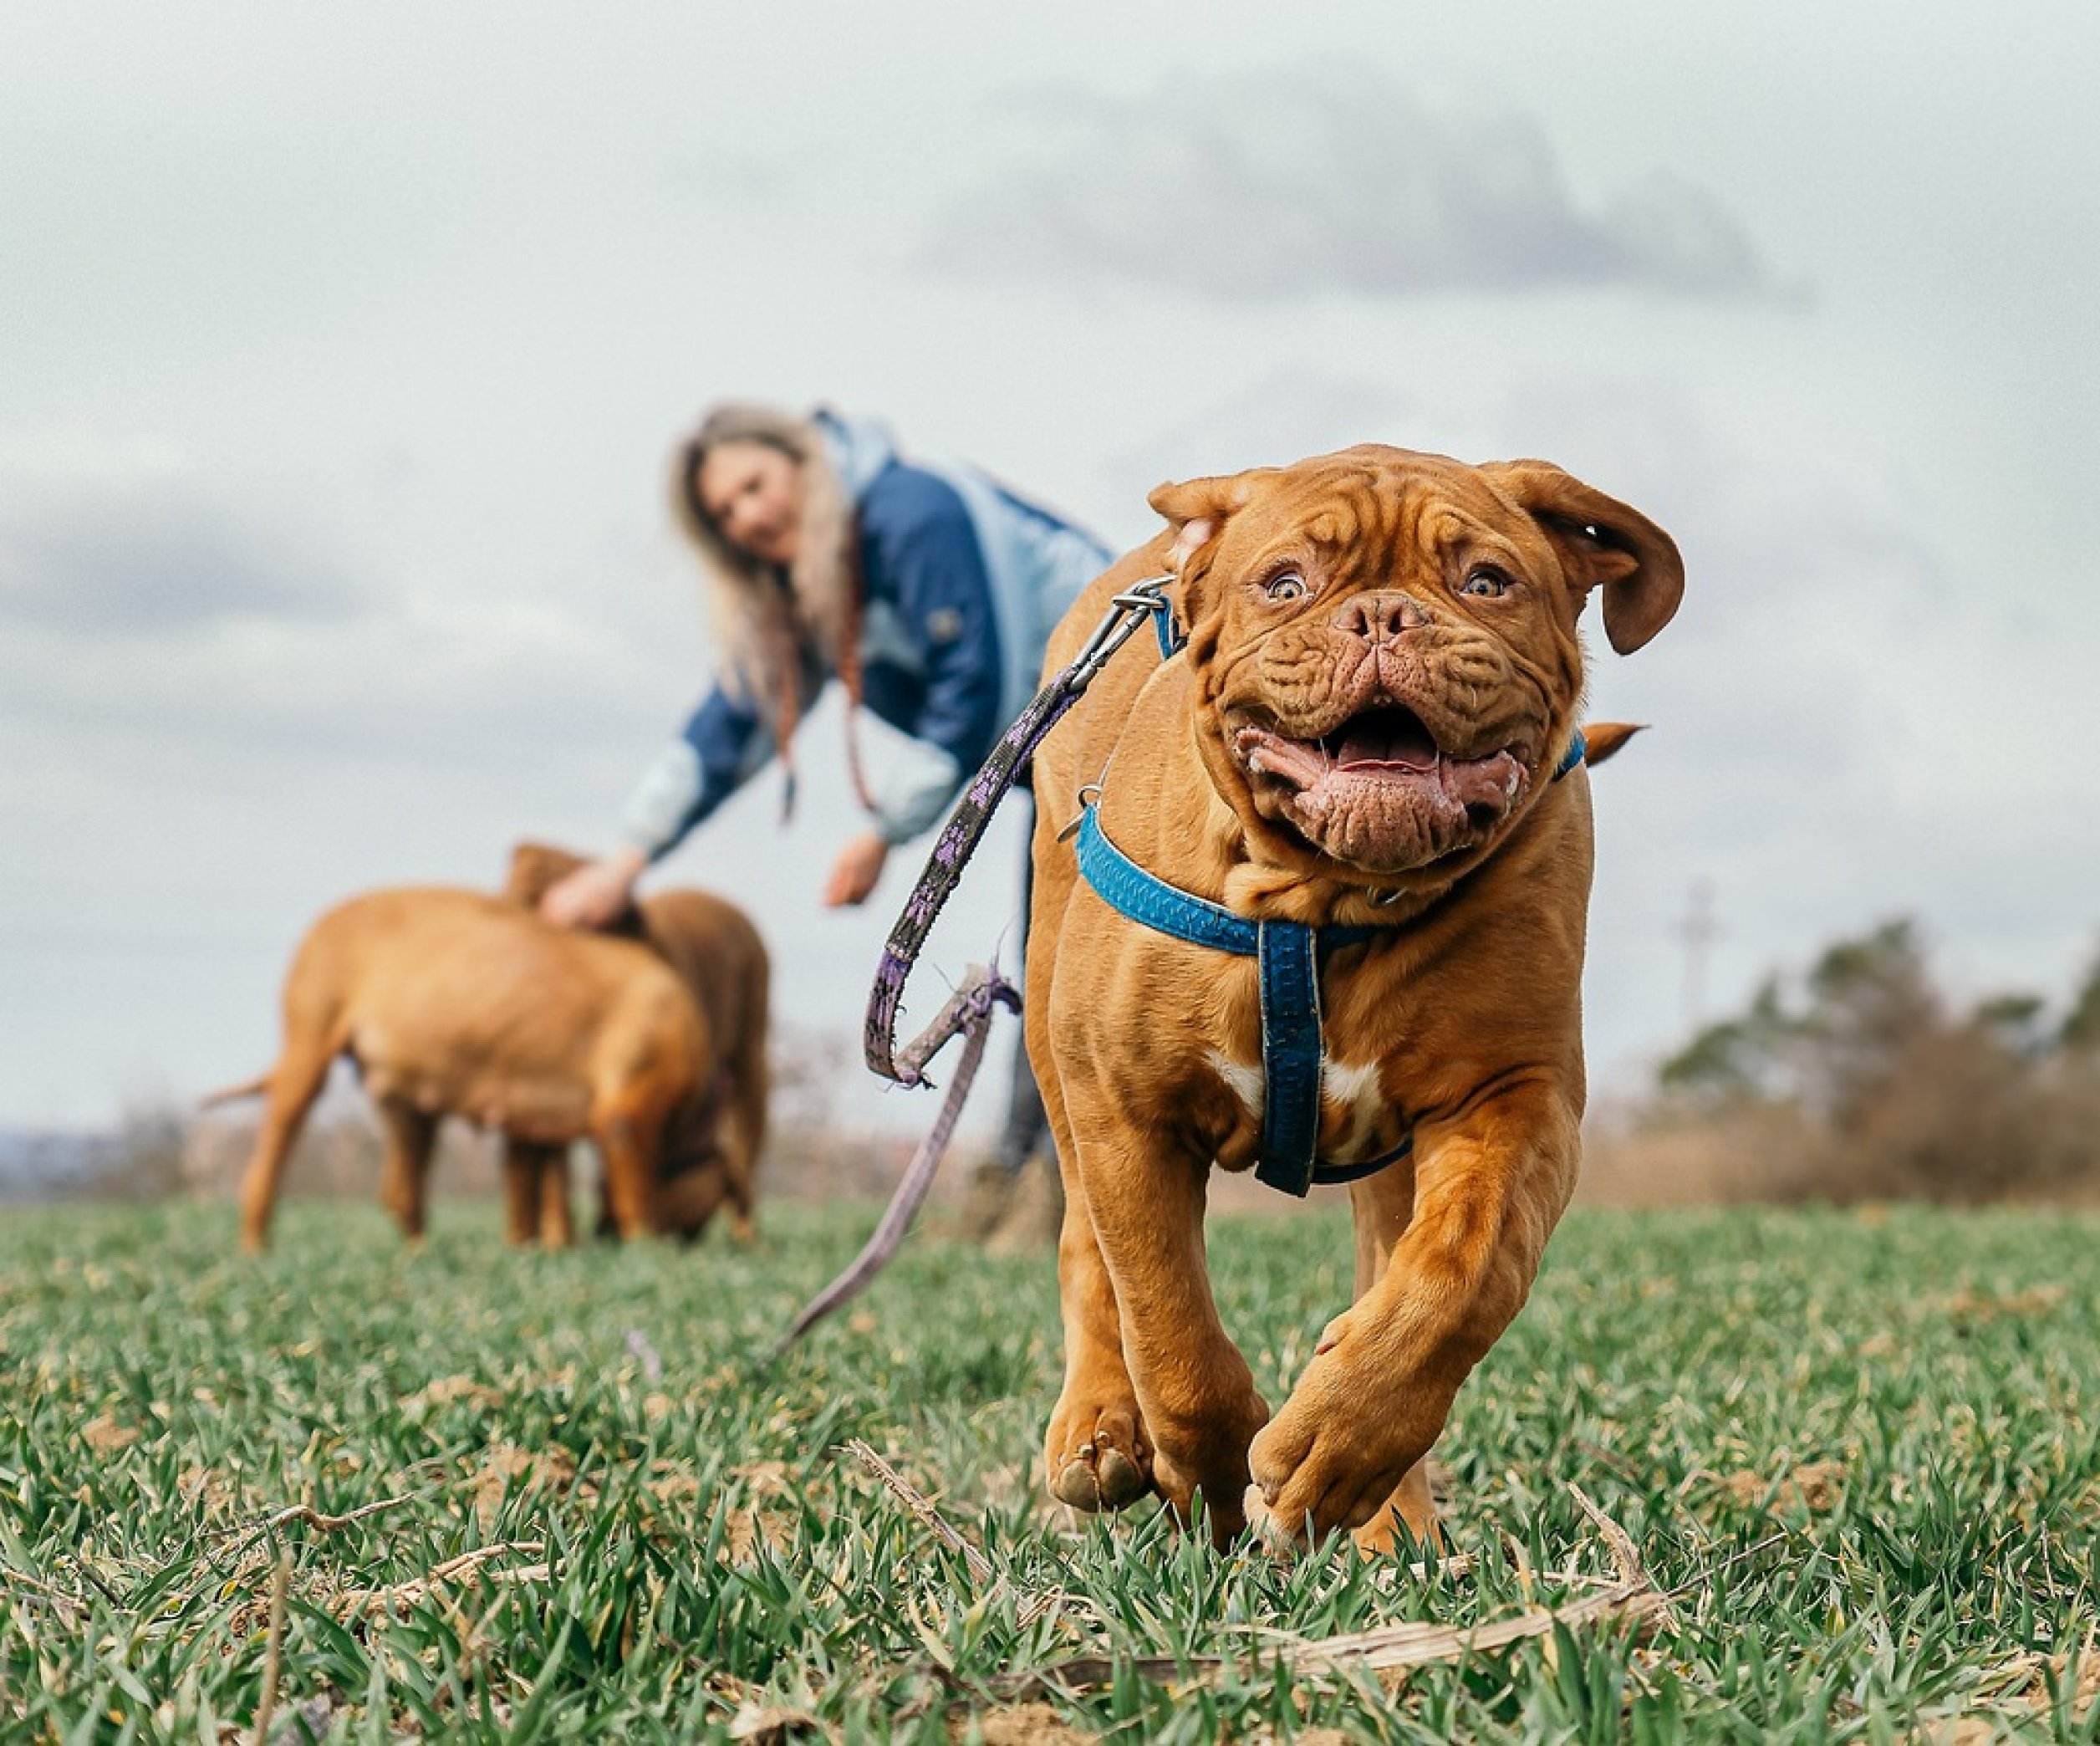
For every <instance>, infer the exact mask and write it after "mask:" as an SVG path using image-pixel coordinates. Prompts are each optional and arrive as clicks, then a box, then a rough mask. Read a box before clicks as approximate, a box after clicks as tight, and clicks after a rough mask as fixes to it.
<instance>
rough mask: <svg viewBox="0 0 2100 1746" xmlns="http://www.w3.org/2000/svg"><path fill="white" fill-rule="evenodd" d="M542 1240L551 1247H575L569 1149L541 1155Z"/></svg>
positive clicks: (558, 1148) (556, 1148)
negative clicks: (570, 1195) (569, 1181)
mask: <svg viewBox="0 0 2100 1746" xmlns="http://www.w3.org/2000/svg"><path fill="white" fill-rule="evenodd" d="M538 1182H539V1206H538V1213H539V1240H540V1242H541V1243H542V1244H543V1245H544V1246H545V1247H546V1248H574V1247H575V1246H576V1215H575V1213H573V1212H572V1211H571V1210H570V1208H569V1202H568V1147H567V1146H548V1148H547V1149H546V1150H545V1151H543V1153H542V1154H541V1155H540V1164H539V1177H538Z"/></svg>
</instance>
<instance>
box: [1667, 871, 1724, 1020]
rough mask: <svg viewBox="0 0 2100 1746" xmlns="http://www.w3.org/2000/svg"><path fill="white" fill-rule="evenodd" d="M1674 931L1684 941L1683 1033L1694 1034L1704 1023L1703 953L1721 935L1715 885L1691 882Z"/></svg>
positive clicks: (1704, 965) (1704, 985)
mask: <svg viewBox="0 0 2100 1746" xmlns="http://www.w3.org/2000/svg"><path fill="white" fill-rule="evenodd" d="M1675 932H1676V934H1677V937H1678V938H1679V939H1680V940H1682V941H1683V942H1685V1034H1686V1035H1687V1036H1691V1035H1695V1034H1697V1032H1698V1030H1699V1029H1700V1026H1701V1025H1703V1024H1705V1022H1706V954H1707V952H1708V949H1709V948H1710V947H1711V946H1712V945H1713V943H1714V940H1715V937H1716V936H1717V935H1719V933H1720V922H1718V921H1716V920H1715V917H1714V882H1713V881H1711V880H1710V879H1697V880H1694V881H1692V889H1691V896H1690V900H1689V901H1688V903H1687V905H1686V907H1685V913H1684V915H1683V916H1680V917H1679V919H1678V921H1677V923H1676V927H1675Z"/></svg>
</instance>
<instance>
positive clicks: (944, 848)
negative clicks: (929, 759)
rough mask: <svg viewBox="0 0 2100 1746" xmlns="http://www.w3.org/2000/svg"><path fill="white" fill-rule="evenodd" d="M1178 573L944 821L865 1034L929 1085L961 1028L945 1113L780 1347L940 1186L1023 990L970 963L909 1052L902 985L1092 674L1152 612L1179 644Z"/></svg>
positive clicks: (870, 1050)
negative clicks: (983, 1067)
mask: <svg viewBox="0 0 2100 1746" xmlns="http://www.w3.org/2000/svg"><path fill="white" fill-rule="evenodd" d="M1172 580H1173V578H1172V577H1171V576H1154V577H1151V578H1149V579H1147V580H1145V581H1143V582H1138V583H1134V584H1133V585H1131V586H1130V587H1129V588H1128V589H1125V590H1124V591H1123V592H1122V593H1121V594H1119V595H1116V597H1115V602H1114V610H1112V611H1111V612H1110V613H1109V615H1108V616H1107V617H1106V618H1104V620H1102V621H1101V622H1100V624H1098V625H1096V626H1095V627H1094V631H1093V635H1092V636H1089V637H1088V639H1087V641H1086V646H1085V647H1084V648H1083V649H1081V650H1080V651H1079V655H1078V659H1077V660H1075V661H1073V663H1072V665H1071V666H1068V667H1067V668H1065V669H1064V670H1063V671H1062V672H1060V673H1058V675H1057V676H1055V677H1053V679H1052V680H1051V681H1050V682H1048V683H1047V685H1045V686H1044V687H1042V690H1041V691H1039V692H1037V693H1036V696H1035V700H1034V701H1033V702H1031V703H1030V704H1029V705H1028V707H1027V708H1026V709H1024V710H1022V712H1021V713H1020V715H1019V716H1018V717H1017V718H1016V719H1015V721H1014V723H1013V725H1012V727H1011V728H1007V731H1006V732H1005V733H1003V734H1002V735H1001V736H1000V738H999V743H998V744H997V745H996V746H995V747H993V748H992V749H991V756H990V757H989V758H986V760H985V761H984V765H983V768H981V769H980V770H979V771H978V772H977V773H976V776H974V777H973V778H971V783H970V786H969V787H968V788H967V789H965V790H964V792H963V796H962V798H961V799H960V800H958V801H957V802H956V809H955V811H954V812H952V813H951V814H949V817H948V822H947V823H946V825H943V826H942V827H941V830H940V838H939V840H937V841H936V842H935V844H934V846H933V853H932V854H931V855H929V856H928V857H927V859H926V867H925V871H924V872H923V873H921V874H920V876H919V883H918V884H917V885H916V886H914V887H913V889H912V893H911V896H910V897H909V898H907V899H906V900H905V906H904V911H903V913H902V914H900V916H898V917H897V921H896V925H895V927H892V928H891V929H890V930H889V941H888V942H887V943H886V944H885V945H884V947H883V948H882V962H881V963H880V964H879V966H877V967H876V970H875V984H874V988H873V990H872V991H870V993H869V996H868V1023H867V1028H866V1030H865V1032H864V1038H863V1044H864V1054H865V1056H866V1059H867V1062H868V1066H869V1070H870V1071H872V1072H874V1073H878V1074H879V1075H882V1077H883V1078H884V1079H886V1080H890V1081H892V1082H893V1083H895V1084H896V1085H931V1084H932V1081H931V1080H929V1079H927V1077H926V1076H925V1066H926V1064H927V1062H929V1061H930V1060H931V1059H933V1058H934V1056H935V1055H936V1054H939V1053H940V1050H941V1049H942V1048H943V1046H945V1045H946V1043H947V1041H948V1039H950V1038H951V1037H953V1036H955V1035H956V1034H957V1033H958V1032H961V1033H963V1034H964V1040H963V1048H962V1054H961V1055H960V1056H959V1057H958V1058H957V1059H956V1076H955V1078H954V1080H952V1081H951V1083H950V1085H949V1087H948V1095H947V1096H946V1099H945V1100H943V1101H942V1103H941V1105H940V1115H939V1116H936V1117H935V1119H934V1125H933V1129H932V1131H931V1132H930V1133H929V1134H928V1135H927V1136H926V1137H925V1140H924V1141H921V1142H920V1146H919V1150H918V1151H915V1152H914V1153H913V1154H912V1156H911V1161H910V1163H909V1164H908V1165H906V1166H905V1173H904V1176H903V1177H902V1178H901V1179H900V1181H899V1182H898V1184H897V1188H896V1192H895V1193H894V1194H892V1195H891V1196H890V1197H889V1207H887V1208H886V1209H885V1210H884V1213H883V1215H882V1222H881V1223H879V1224H878V1225H877V1226H876V1227H875V1233H874V1236H872V1237H870V1238H869V1239H868V1242H867V1244H866V1246H865V1247H864V1248H862V1250H861V1251H860V1253H859V1254H858V1255H856V1256H854V1258H853V1261H852V1263H851V1264H849V1266H848V1267H847V1269H846V1270H845V1271H844V1273H842V1274H839V1275H838V1278H837V1279H833V1281H832V1282H831V1284H828V1285H827V1286H825V1287H824V1289H823V1290H822V1291H820V1292H818V1294H817V1295H816V1296H815V1297H813V1298H812V1299H810V1300H809V1303H808V1305H807V1306H806V1307H805V1308H804V1309H803V1312H802V1314H801V1315H798V1316H797V1317H796V1318H795V1321H794V1325H793V1327H791V1328H789V1329H788V1330H787V1332H786V1333H785V1334H783V1335H781V1337H780V1340H779V1341H778V1343H777V1344H776V1345H775V1346H774V1347H773V1355H774V1356H775V1357H778V1356H779V1355H780V1354H781V1353H782V1352H784V1351H785V1350H787V1348H788V1347H789V1346H791V1345H793V1344H794V1343H795V1342H796V1341H797V1340H799V1339H800V1338H801V1337H802V1336H803V1335H804V1334H806V1333H807V1332H808V1330H810V1329H811V1328H813V1327H814V1326H815V1325H817V1323H818V1322H819V1321H821V1320H823V1318H824V1317H825V1316H827V1315H830V1314H831V1312H832V1311H833V1310H836V1309H838V1306H839V1305H840V1304H844V1303H847V1302H849V1301H850V1300H851V1299H854V1298H855V1297H857V1296H859V1294H860V1293H861V1291H862V1290H863V1289H864V1288H865V1287H866V1286H867V1284H869V1281H870V1280H872V1279H874V1276H875V1275H876V1274H878V1273H879V1272H881V1271H882V1269H883V1268H884V1265H885V1264H887V1263H888V1262H889V1258H890V1257H891V1256H892V1255H894V1254H895V1253H896V1252H897V1248H898V1245H899V1244H900V1243H902V1242H903V1241H904V1237H905V1232H906V1231H907V1230H909V1229H910V1228H911V1221H912V1219H913V1218H914V1217H915V1215H916V1214H917V1213H918V1211H919V1207H920V1203H921V1202H924V1201H925V1197H926V1193H927V1191H928V1190H929V1189H930V1188H931V1187H933V1179H934V1175H935V1172H937V1171H938V1170H939V1169H940V1160H941V1158H942V1156H944V1155H945V1154H946V1151H947V1150H948V1141H949V1137H950V1136H951V1135H952V1134H953V1133H954V1131H955V1126H956V1120H957V1118H958V1117H960V1116H961V1114H962V1103H963V1099H964V1098H965V1097H966V1095H968V1094H969V1090H970V1082H971V1080H973V1079H974V1078H976V1072H977V1064H978V1063H979V1062H980V1061H981V1060H982V1059H983V1058H984V1048H985V1039H986V1034H987V1033H988V1032H989V1031H990V1029H991V1015H992V1013H993V1011H994V1009H995V1008H999V1007H1002V1006H1003V1007H1005V1008H1007V1011H1009V1012H1013V1013H1017V1012H1019V1011H1020V1010H1021V991H1020V990H1019V989H1018V988H1015V987H1014V985H1013V984H1012V983H1010V982H1008V981H1007V979H1006V978H1005V977H1003V976H1002V975H1001V974H1000V973H999V967H998V966H997V965H996V963H994V964H972V965H971V967H969V969H968V970H967V971H966V972H965V973H964V974H963V978H962V983H961V986H960V987H959V988H956V992H955V993H953V994H951V996H949V998H948V1001H947V1003H946V1005H945V1006H943V1007H942V1008H941V1009H940V1012H939V1013H936V1014H935V1017H934V1020H933V1023H932V1024H929V1025H928V1026H927V1027H926V1028H925V1029H924V1030H922V1031H921V1032H920V1034H918V1035H917V1036H916V1037H915V1038H913V1039H911V1041H910V1043H909V1044H905V1047H904V1048H903V1049H901V1050H900V1049H898V1047H897V1045H896V1034H897V1013H898V1008H900V1006H901V1005H902V1004H903V1003H904V993H905V981H906V979H907V978H909V977H910V974H911V970H912V967H913V965H914V964H915V963H916V962H918V958H919V952H920V947H923V946H924V945H925V942H926V936H927V935H928V934H930V932H932V931H933V925H934V922H935V921H936V920H937V919H938V918H939V916H940V911H941V908H942V906H944V905H946V902H947V901H948V899H949V897H950V896H951V894H952V893H953V892H954V891H955V889H956V886H958V885H960V884H961V882H962V871H963V869H964V867H965V866H966V865H968V863H969V860H970V856H971V854H972V853H973V852H974V851H975V850H976V846H977V843H978V840H979V839H981V837H982V836H983V835H984V834H985V829H986V826H987V825H990V824H991V815H992V814H993V813H994V812H995V811H996V810H997V809H998V805H999V803H1000V802H1001V801H1002V800H1003V799H1006V797H1007V792H1008V790H1010V789H1012V787H1013V784H1014V780H1015V779H1016V777H1017V776H1018V775H1019V773H1020V772H1021V771H1022V768H1024V767H1025V766H1026V765H1027V762H1028V760H1029V759H1030V758H1032V757H1033V756H1034V755H1035V750H1036V748H1037V746H1039V745H1041V744H1042V742H1043V739H1044V738H1045V737H1046V736H1047V734H1048V733H1049V732H1050V730H1051V729H1052V728H1054V727H1056V726H1057V725H1058V721H1059V720H1060V718H1062V717H1063V714H1064V712H1065V711H1067V710H1068V709H1069V708H1071V707H1072V706H1073V704H1074V703H1076V702H1078V700H1079V695H1080V693H1081V692H1083V691H1085V690H1086V688H1087V687H1088V686H1089V685H1091V684H1093V680H1094V676H1095V675H1096V674H1098V672H1100V671H1101V669H1102V668H1103V666H1105V665H1106V664H1107V662H1108V660H1109V656H1112V655H1113V654H1114V653H1115V651H1117V650H1118V649H1119V648H1121V647H1122V646H1123V645H1124V643H1125V642H1127V641H1129V639H1130V635H1131V633H1132V632H1133V631H1135V630H1136V629H1137V627H1138V624H1139V620H1142V619H1144V618H1146V617H1149V618H1151V619H1152V620H1154V624H1155V625H1157V627H1158V630H1159V634H1160V651H1161V653H1162V655H1163V656H1165V655H1170V654H1172V653H1173V652H1174V651H1175V649H1176V648H1178V647H1179V646H1180V644H1179V641H1177V638H1178V632H1177V631H1175V625H1174V622H1173V603H1172V602H1171V601H1170V600H1168V599H1167V597H1166V595H1165V593H1164V592H1162V590H1164V589H1165V587H1166V585H1167V584H1168V583H1170V581H1172Z"/></svg>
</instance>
